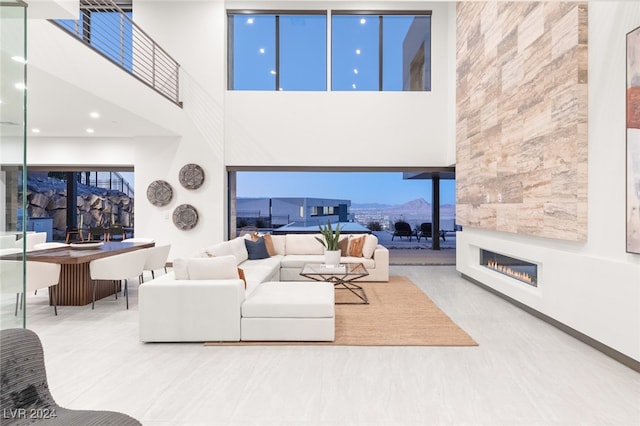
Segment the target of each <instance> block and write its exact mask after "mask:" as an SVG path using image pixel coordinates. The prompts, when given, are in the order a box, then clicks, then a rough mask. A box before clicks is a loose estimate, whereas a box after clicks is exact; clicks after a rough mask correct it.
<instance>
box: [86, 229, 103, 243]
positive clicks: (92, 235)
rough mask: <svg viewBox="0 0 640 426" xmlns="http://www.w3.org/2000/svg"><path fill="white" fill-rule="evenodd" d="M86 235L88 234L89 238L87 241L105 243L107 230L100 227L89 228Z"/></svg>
mask: <svg viewBox="0 0 640 426" xmlns="http://www.w3.org/2000/svg"><path fill="white" fill-rule="evenodd" d="M88 234H89V237H88V238H87V241H91V240H98V241H100V240H105V241H106V239H107V230H106V229H105V228H103V227H102V226H96V227H92V228H89V232H88Z"/></svg>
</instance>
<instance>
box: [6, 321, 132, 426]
mask: <svg viewBox="0 0 640 426" xmlns="http://www.w3.org/2000/svg"><path fill="white" fill-rule="evenodd" d="M0 347H2V352H1V353H0V370H1V371H2V382H1V383H0V406H2V408H3V410H4V413H5V416H7V417H5V420H6V421H7V424H27V423H28V424H38V423H44V424H57V425H83V426H97V425H118V426H137V425H140V424H141V423H140V422H139V421H137V420H136V419H134V418H133V417H130V416H128V415H126V414H123V413H118V412H115V411H94V410H71V409H68V408H62V407H60V406H59V405H58V404H56V402H55V400H54V399H53V396H52V395H51V392H50V391H49V385H48V383H47V371H46V369H45V365H44V351H43V349H42V343H41V342H40V338H39V337H38V336H37V335H36V334H35V333H34V332H33V331H31V330H28V329H25V328H10V329H5V330H0ZM10 413H16V418H15V419H13V420H11V419H9V418H8V416H9V414H10ZM21 413H26V414H25V417H24V418H21V417H19V416H18V414H21ZM29 413H38V414H39V416H38V419H36V418H31V417H29V418H27V416H29ZM47 416H49V418H47ZM3 424H4V423H3Z"/></svg>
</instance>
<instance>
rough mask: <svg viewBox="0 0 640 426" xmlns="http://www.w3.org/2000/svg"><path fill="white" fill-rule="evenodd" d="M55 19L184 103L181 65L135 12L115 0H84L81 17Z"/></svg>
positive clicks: (66, 28) (169, 97)
mask: <svg viewBox="0 0 640 426" xmlns="http://www.w3.org/2000/svg"><path fill="white" fill-rule="evenodd" d="M51 22H53V23H54V24H56V25H57V26H59V27H60V28H62V29H64V30H66V31H67V32H68V33H70V34H72V35H74V36H75V37H76V38H77V39H78V40H80V41H82V42H83V43H84V44H86V45H87V46H90V47H91V48H93V49H94V50H96V51H97V52H99V53H100V54H102V55H103V56H104V57H106V58H107V59H109V60H110V61H112V62H113V63H115V64H116V65H118V66H119V67H120V68H122V69H124V70H125V71H127V72H129V73H130V74H131V75H133V76H134V77H136V78H137V79H139V80H140V81H142V82H143V83H145V84H147V85H148V86H150V87H152V88H153V89H155V90H156V91H157V92H158V93H160V94H161V95H163V96H164V97H166V98H167V99H169V100H170V101H172V102H173V103H175V104H176V105H178V106H182V102H181V101H180V91H179V88H180V85H179V77H180V65H179V64H178V63H177V62H176V61H175V60H174V59H173V58H172V57H171V56H170V55H169V54H168V53H167V52H165V51H164V50H163V49H162V48H161V47H160V46H158V44H157V43H156V42H155V41H153V39H151V37H149V36H148V35H147V34H146V33H145V32H144V31H143V30H142V29H141V28H140V27H138V26H137V25H136V24H135V23H134V22H133V21H132V19H131V12H125V11H124V10H122V9H121V8H120V7H118V6H117V5H116V4H115V3H114V2H113V1H112V0H81V1H80V17H79V19H77V20H74V19H55V20H52V21H51Z"/></svg>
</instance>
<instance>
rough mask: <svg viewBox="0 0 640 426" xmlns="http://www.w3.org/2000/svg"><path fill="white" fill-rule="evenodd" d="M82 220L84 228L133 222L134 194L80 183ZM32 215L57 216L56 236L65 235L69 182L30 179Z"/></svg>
mask: <svg viewBox="0 0 640 426" xmlns="http://www.w3.org/2000/svg"><path fill="white" fill-rule="evenodd" d="M76 206H77V208H78V211H77V214H78V224H80V223H82V228H83V229H88V228H90V227H94V226H106V225H109V224H112V223H119V224H121V225H123V226H133V219H134V217H133V215H134V203H133V198H130V197H129V196H127V195H126V194H124V193H122V192H120V191H115V190H109V189H102V188H97V187H94V186H88V185H82V184H78V196H77V198H76ZM27 215H28V217H51V218H53V238H54V239H64V237H65V235H66V230H67V184H66V182H63V181H61V180H58V179H53V178H31V177H30V178H29V179H28V180H27Z"/></svg>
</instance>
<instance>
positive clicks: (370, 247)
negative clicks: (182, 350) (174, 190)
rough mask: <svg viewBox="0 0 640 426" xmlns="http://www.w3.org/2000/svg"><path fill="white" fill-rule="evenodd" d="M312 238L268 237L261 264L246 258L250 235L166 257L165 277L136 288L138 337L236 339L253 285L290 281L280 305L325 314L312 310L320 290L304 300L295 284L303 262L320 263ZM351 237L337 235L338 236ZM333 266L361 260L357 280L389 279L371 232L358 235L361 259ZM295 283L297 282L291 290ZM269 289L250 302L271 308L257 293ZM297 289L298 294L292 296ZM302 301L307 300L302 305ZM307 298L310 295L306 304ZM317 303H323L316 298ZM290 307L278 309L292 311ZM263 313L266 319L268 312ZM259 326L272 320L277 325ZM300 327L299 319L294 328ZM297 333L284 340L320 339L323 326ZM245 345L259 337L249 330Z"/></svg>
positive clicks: (272, 288)
mask: <svg viewBox="0 0 640 426" xmlns="http://www.w3.org/2000/svg"><path fill="white" fill-rule="evenodd" d="M319 235H320V234H287V235H272V236H271V240H272V242H273V249H274V250H275V254H274V255H272V256H269V257H266V258H261V259H249V252H248V251H247V247H246V246H247V243H245V240H247V239H249V240H250V239H251V237H250V236H244V237H238V238H234V239H232V240H230V241H225V242H222V243H219V244H215V245H212V246H209V247H206V248H203V249H201V250H198V251H197V252H196V253H194V254H193V256H191V257H190V258H188V259H174V260H173V270H172V271H171V272H169V273H168V274H166V275H162V276H160V277H158V278H156V279H154V280H152V281H149V282H146V283H144V284H142V285H141V286H140V291H139V311H140V340H141V341H143V342H179V341H191V342H193V341H238V340H240V339H241V337H242V333H241V319H242V308H243V303H244V301H245V300H249V299H250V298H251V297H252V296H251V295H252V293H253V292H254V291H255V290H256V288H258V286H260V285H262V284H265V283H277V282H281V281H287V282H291V283H292V284H293V285H292V286H288V287H287V288H288V289H291V288H294V289H296V290H294V292H293V293H291V294H292V295H294V294H295V297H292V298H291V300H289V301H286V300H284V301H282V302H283V303H290V304H295V303H302V304H303V305H305V306H308V305H309V304H314V303H315V304H316V305H318V307H317V309H315V308H314V309H308V307H307V308H305V309H307V310H308V311H315V312H323V315H325V314H326V313H327V312H328V310H327V309H326V308H324V307H322V306H320V305H326V300H327V299H326V298H327V297H328V296H327V295H326V292H318V294H320V293H322V294H323V296H317V297H316V296H308V297H307V296H305V295H304V294H302V293H304V292H305V291H307V290H305V289H308V288H311V287H309V282H308V281H307V282H303V281H306V279H305V278H304V277H302V276H300V271H301V270H302V267H303V266H304V264H305V263H324V254H323V250H324V248H323V246H322V245H321V244H320V243H319V242H318V241H317V240H316V239H315V237H316V236H319ZM357 237H358V236H345V238H357ZM347 254H348V253H347ZM341 262H342V263H363V264H364V265H365V267H366V268H367V271H369V276H367V277H364V278H362V280H363V281H388V280H389V251H388V250H387V249H386V248H385V247H383V246H381V245H379V244H378V241H377V238H376V237H375V235H367V236H366V237H365V244H364V247H363V249H362V256H359V257H355V256H343V257H341ZM238 268H240V269H241V270H242V271H243V273H244V277H245V281H243V280H241V279H239V278H238ZM295 283H298V284H300V285H299V286H296V285H295ZM276 287H278V286H269V287H268V288H266V289H264V291H262V290H261V292H259V293H260V296H258V295H255V297H260V298H263V299H264V300H266V301H267V302H265V303H268V304H277V303H278V302H277V301H274V300H273V295H267V296H265V294H264V293H265V292H273V294H276V290H275V289H276ZM297 289H299V290H297ZM298 291H299V292H300V293H301V294H297V292H298ZM332 295H333V293H332ZM309 297H311V298H312V299H311V300H306V299H308V298H309ZM313 297H316V298H315V299H313ZM305 298H306V299H305ZM322 298H324V299H323V300H321V299H322ZM303 299H304V300H303ZM331 303H333V299H332V302H331ZM261 309H262V308H261ZM296 309H297V308H293V309H288V308H283V309H280V310H281V311H282V312H293V311H296ZM262 310H264V309H262ZM266 310H267V311H269V312H271V314H270V315H273V312H274V309H273V308H269V309H266ZM249 311H254V312H255V309H254V308H251V309H250V310H249ZM283 315H290V314H286V313H285V314H283ZM314 315H316V314H314ZM318 315H319V314H318ZM251 321H254V320H251ZM245 322H247V323H248V322H250V321H245ZM266 322H268V323H277V322H278V321H274V320H269V321H266ZM266 322H263V323H266ZM302 322H304V321H301V322H300V323H302ZM306 322H308V323H318V322H320V323H323V324H331V326H333V319H332V318H331V320H329V321H324V320H323V321H317V320H315V319H314V320H313V321H306ZM280 323H282V324H290V321H289V320H287V321H280ZM267 328H268V327H267ZM265 330H266V328H265ZM304 330H305V329H304V327H302V331H298V332H296V333H295V336H294V335H292V338H291V339H290V340H326V336H327V335H329V333H328V331H327V330H326V329H324V330H322V331H319V330H316V329H312V328H309V330H308V332H307V335H306V336H307V338H303V337H304V336H305V331H304ZM314 330H315V331H314ZM270 335H272V336H281V337H282V336H284V337H286V336H287V333H280V332H274V333H271V334H270ZM268 337H269V336H265V339H264V340H269V338H268ZM243 340H246V339H243ZM251 340H259V339H258V338H257V336H256V333H255V332H253V333H252V335H251ZM282 340H287V339H282Z"/></svg>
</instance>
